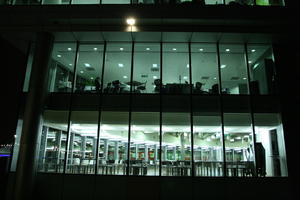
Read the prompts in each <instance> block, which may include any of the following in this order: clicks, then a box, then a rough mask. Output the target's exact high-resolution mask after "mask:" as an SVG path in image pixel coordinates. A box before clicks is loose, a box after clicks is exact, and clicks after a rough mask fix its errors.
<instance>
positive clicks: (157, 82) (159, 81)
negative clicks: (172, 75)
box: [154, 79, 166, 93]
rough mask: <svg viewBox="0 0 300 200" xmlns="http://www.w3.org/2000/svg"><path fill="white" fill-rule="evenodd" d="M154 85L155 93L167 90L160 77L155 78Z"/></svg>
mask: <svg viewBox="0 0 300 200" xmlns="http://www.w3.org/2000/svg"><path fill="white" fill-rule="evenodd" d="M154 85H155V88H154V93H160V92H162V93H164V92H165V91H166V88H165V87H164V86H163V85H162V83H161V80H160V79H155V80H154ZM160 86H161V87H160ZM160 90H161V91H160Z"/></svg>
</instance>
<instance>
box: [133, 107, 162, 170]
mask: <svg viewBox="0 0 300 200" xmlns="http://www.w3.org/2000/svg"><path fill="white" fill-rule="evenodd" d="M158 154H159V113H154V112H148V113H141V112H133V113H132V122H131V135H130V166H129V169H130V170H129V174H131V175H142V176H158V175H159V156H158Z"/></svg>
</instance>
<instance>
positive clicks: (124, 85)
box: [103, 43, 131, 93]
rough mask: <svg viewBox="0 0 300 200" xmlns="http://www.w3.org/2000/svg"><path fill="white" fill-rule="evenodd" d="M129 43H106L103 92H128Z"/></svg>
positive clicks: (129, 70)
mask: <svg viewBox="0 0 300 200" xmlns="http://www.w3.org/2000/svg"><path fill="white" fill-rule="evenodd" d="M130 72H131V43H108V44H107V50H106V57H105V70H104V90H103V92H104V93H128V92H130V75H131V73H130Z"/></svg>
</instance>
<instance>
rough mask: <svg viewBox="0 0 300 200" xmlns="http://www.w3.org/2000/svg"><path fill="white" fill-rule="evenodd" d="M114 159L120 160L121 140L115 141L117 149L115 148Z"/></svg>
mask: <svg viewBox="0 0 300 200" xmlns="http://www.w3.org/2000/svg"><path fill="white" fill-rule="evenodd" d="M114 150H115V151H114V160H115V161H118V160H119V141H115V149H114Z"/></svg>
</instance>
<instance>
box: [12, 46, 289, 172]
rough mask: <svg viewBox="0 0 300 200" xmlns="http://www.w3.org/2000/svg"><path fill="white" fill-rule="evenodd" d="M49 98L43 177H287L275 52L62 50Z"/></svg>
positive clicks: (55, 58) (56, 51) (55, 57)
mask: <svg viewBox="0 0 300 200" xmlns="http://www.w3.org/2000/svg"><path fill="white" fill-rule="evenodd" d="M33 50H34V43H33V44H32V45H31V52H33ZM30 56H32V55H31V54H29V59H28V68H27V73H26V77H27V78H26V79H25V84H24V92H26V91H27V90H28V80H29V78H28V77H29V75H30V65H31V62H32V59H31V58H30ZM74 74H75V76H74ZM26 80H27V82H26ZM48 90H49V92H50V95H51V96H52V97H51V100H50V101H49V103H48V104H47V105H46V107H45V111H44V114H43V120H42V125H41V128H40V136H39V137H40V138H39V142H40V143H39V152H38V159H37V162H38V171H39V172H41V173H66V174H97V175H120V176H122V175H132V176H199V177H201V176H214V177H224V176H228V177H253V176H259V177H265V176H270V177H272V176H287V166H286V155H285V145H284V134H283V128H282V123H281V119H280V111H279V109H278V110H275V111H274V110H272V111H268V110H267V111H264V112H262V111H256V110H255V109H253V105H252V104H253V102H252V103H251V98H252V96H272V95H275V94H276V83H275V62H274V56H273V51H272V45H270V44H263V43H262V44H256V43H255V44H251V43H249V44H248V43H247V44H244V43H206V42H202V43H200V42H190V43H186V42H163V43H155V42H104V43H98V42H82V43H81V42H80V43H72V42H71V43H68V42H57V43H55V44H54V46H53V51H52V59H51V62H50V76H49V88H48ZM55 95H58V96H55ZM59 95H60V96H59ZM57 97H59V98H60V99H59V98H57ZM56 98H57V99H59V100H62V101H63V103H58V102H59V100H57V101H56ZM226 98H228V99H226ZM99 99H100V100H99ZM237 105H239V106H238V108H237ZM21 124H22V121H21V120H19V127H21ZM19 137H20V135H17V142H18V139H19ZM17 146H18V145H16V146H15V151H14V152H15V153H14V154H15V155H14V158H13V162H12V171H14V170H15V168H16V157H17V154H18V149H17Z"/></svg>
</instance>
